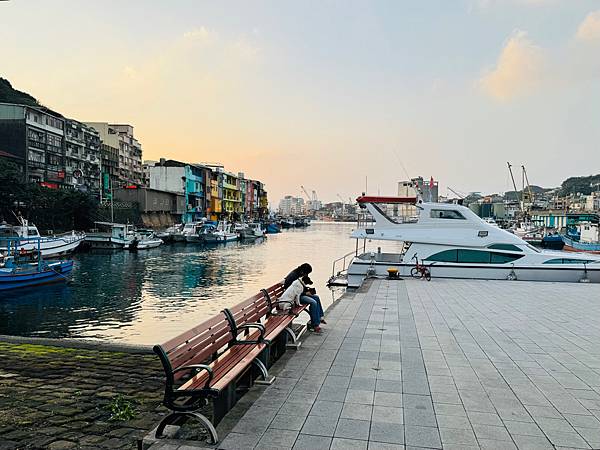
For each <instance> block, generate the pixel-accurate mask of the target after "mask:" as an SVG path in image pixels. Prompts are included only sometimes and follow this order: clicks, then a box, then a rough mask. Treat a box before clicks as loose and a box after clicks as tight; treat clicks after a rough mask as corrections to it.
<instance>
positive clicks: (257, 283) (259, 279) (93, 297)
mask: <svg viewBox="0 0 600 450" xmlns="http://www.w3.org/2000/svg"><path fill="white" fill-rule="evenodd" d="M354 226H355V224H343V223H315V224H313V225H311V226H310V227H308V228H304V229H293V230H286V231H284V232H283V233H280V234H274V235H269V236H268V238H267V239H265V240H261V241H258V242H255V243H248V244H246V243H241V242H232V243H228V244H225V245H223V244H221V245H219V246H211V247H207V248H203V247H201V246H199V245H190V244H188V245H186V244H183V243H182V244H172V245H162V246H160V247H158V248H156V249H152V250H144V251H139V252H138V253H130V252H128V251H118V252H112V253H79V254H76V255H74V256H73V259H74V260H75V268H74V270H73V274H72V276H71V279H70V281H69V282H68V283H67V284H64V283H63V284H57V285H49V286H42V287H37V288H31V289H25V290H16V291H13V292H9V293H2V294H0V295H2V298H1V299H0V334H8V335H20V336H43V337H70V338H94V339H105V340H110V341H119V342H126V343H132V344H155V343H160V342H163V341H164V340H166V339H168V338H170V337H172V336H174V335H176V334H178V333H180V332H182V331H185V330H187V329H189V328H190V327H192V326H194V325H196V324H198V323H200V322H202V321H203V320H205V319H207V318H208V317H210V316H212V315H214V314H217V313H218V312H219V311H221V310H222V309H223V308H224V307H227V306H231V305H234V304H236V303H239V302H240V301H242V300H244V299H245V298H247V297H249V296H251V295H253V294H254V293H256V292H257V291H258V290H259V289H262V288H265V287H268V286H270V285H272V284H274V283H276V282H278V281H280V280H282V279H283V277H284V276H285V275H286V274H287V273H288V272H289V271H290V270H291V269H293V268H294V267H296V266H297V265H299V264H301V263H303V262H306V261H308V262H310V263H311V264H312V265H313V268H314V271H313V273H312V274H311V278H312V279H313V281H314V283H315V286H316V288H317V291H318V292H319V294H320V295H321V298H322V300H323V304H324V306H327V305H328V304H330V303H331V302H332V301H333V300H334V299H335V297H336V295H339V294H340V293H341V291H340V290H339V289H338V290H337V291H336V290H334V291H330V290H329V289H328V288H327V287H326V282H327V280H328V278H329V276H330V275H331V264H332V261H333V260H334V259H336V258H337V257H339V256H341V255H343V254H345V253H348V252H350V251H352V250H354V249H355V246H356V241H354V240H352V239H350V238H349V237H348V236H349V234H350V232H351V230H352V228H353V227H354ZM373 245H375V244H373ZM378 245H381V243H379V244H378Z"/></svg>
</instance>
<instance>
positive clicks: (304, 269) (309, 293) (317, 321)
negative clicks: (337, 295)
mask: <svg viewBox="0 0 600 450" xmlns="http://www.w3.org/2000/svg"><path fill="white" fill-rule="evenodd" d="M311 272H312V266H311V265H310V264H308V263H304V264H301V265H299V266H298V267H296V268H295V269H294V270H292V271H291V272H290V273H289V274H288V275H287V277H285V280H284V282H283V288H284V289H287V288H288V287H289V286H290V285H291V284H292V283H293V282H294V281H296V280H302V281H303V283H302V284H303V285H304V286H305V287H306V284H312V281H311V279H310V278H308V274H309V273H311ZM300 303H301V304H304V305H308V311H309V313H310V328H312V329H313V330H314V331H315V332H317V333H320V332H321V327H320V325H321V323H323V324H325V325H326V324H327V322H326V321H325V320H324V319H323V316H324V315H325V314H324V312H323V306H322V305H321V299H320V298H319V296H318V295H317V291H316V290H315V289H314V288H308V289H304V292H303V293H302V294H301V295H300Z"/></svg>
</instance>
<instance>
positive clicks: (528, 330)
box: [152, 279, 600, 450]
mask: <svg viewBox="0 0 600 450" xmlns="http://www.w3.org/2000/svg"><path fill="white" fill-rule="evenodd" d="M327 320H328V325H327V326H326V327H325V331H324V332H323V333H322V334H321V335H316V334H310V335H309V336H308V337H307V338H306V339H305V341H304V342H303V344H302V346H301V347H300V349H299V350H298V351H297V352H295V353H292V352H288V354H287V355H285V357H284V358H282V360H280V361H279V362H278V363H277V364H276V365H275V366H274V368H273V370H274V373H276V375H277V379H276V381H275V383H274V384H273V385H271V386H269V387H267V388H264V387H262V388H253V390H251V392H250V394H251V395H253V397H254V401H253V403H252V404H251V405H250V403H244V404H243V405H242V406H240V404H238V405H237V406H236V408H234V409H233V410H232V411H231V413H230V414H229V417H226V418H225V419H224V421H223V422H222V423H221V425H220V426H219V429H220V430H221V438H222V440H221V442H220V443H219V444H218V445H217V448H219V449H224V450H233V449H252V448H254V449H295V450H302V449H307V450H309V449H310V450H319V449H324V450H339V449H362V450H392V449H413V448H414V449H416V448H419V449H423V448H427V449H441V448H443V449H461V450H470V449H490V450H491V449H502V450H504V449H523V450H529V449H532V450H533V449H555V448H556V449H568V448H577V449H590V448H596V449H597V448H600V286H598V285H589V284H566V283H531V282H507V281H475V280H436V279H434V280H433V281H431V282H425V281H420V280H419V281H417V280H406V281H389V280H372V281H370V282H369V283H368V284H367V285H365V286H364V287H363V288H361V289H360V290H359V291H357V292H355V293H347V294H346V295H345V296H344V297H343V298H342V299H341V300H340V301H339V302H337V303H336V304H335V305H334V306H333V307H332V308H330V310H329V312H328V314H327ZM253 391H254V392H253ZM240 408H243V410H242V409H240ZM225 430H230V432H229V433H226V432H225ZM152 448H153V449H157V450H160V449H163V450H175V449H177V448H180V449H183V448H185V449H189V448H193V447H192V446H190V442H187V443H186V445H185V446H184V445H175V444H169V443H168V442H164V443H160V444H156V445H154V446H153V447H152Z"/></svg>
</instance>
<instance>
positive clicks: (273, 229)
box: [266, 223, 281, 234]
mask: <svg viewBox="0 0 600 450" xmlns="http://www.w3.org/2000/svg"><path fill="white" fill-rule="evenodd" d="M266 232H267V233H269V234H272V233H281V228H279V225H278V224H276V223H268V224H267V228H266Z"/></svg>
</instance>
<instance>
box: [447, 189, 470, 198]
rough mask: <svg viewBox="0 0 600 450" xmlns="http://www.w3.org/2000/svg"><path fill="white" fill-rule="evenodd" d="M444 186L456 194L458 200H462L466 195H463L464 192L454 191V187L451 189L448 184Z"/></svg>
mask: <svg viewBox="0 0 600 450" xmlns="http://www.w3.org/2000/svg"><path fill="white" fill-rule="evenodd" d="M446 188H447V189H448V190H449V191H450V192H452V193H453V194H454V195H458V198H459V199H460V200H463V199H464V198H465V197H466V195H464V194H459V193H458V192H457V191H455V190H454V189H452V188H451V187H450V186H446Z"/></svg>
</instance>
